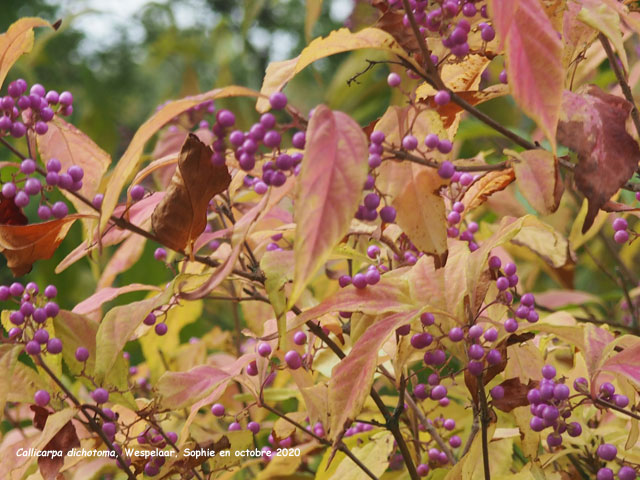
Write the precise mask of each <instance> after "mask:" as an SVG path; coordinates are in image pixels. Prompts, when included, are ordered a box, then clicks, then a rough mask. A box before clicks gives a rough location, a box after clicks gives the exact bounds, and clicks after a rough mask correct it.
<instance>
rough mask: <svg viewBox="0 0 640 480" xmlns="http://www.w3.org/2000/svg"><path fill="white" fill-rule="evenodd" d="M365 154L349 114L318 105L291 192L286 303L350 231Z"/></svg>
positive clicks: (362, 139)
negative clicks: (291, 271)
mask: <svg viewBox="0 0 640 480" xmlns="http://www.w3.org/2000/svg"><path fill="white" fill-rule="evenodd" d="M367 155H368V150H367V138H366V137H365V135H364V133H363V132H362V129H361V128H360V126H359V125H358V124H357V123H356V122H355V121H354V120H353V119H352V118H351V117H349V116H348V115H346V114H344V113H342V112H333V111H331V110H330V109H329V108H327V107H326V106H324V105H320V106H318V107H316V109H315V111H314V114H313V116H312V117H311V121H310V122H309V127H308V129H307V144H306V147H305V152H304V160H303V161H302V164H301V167H302V168H301V170H300V174H299V175H298V184H297V191H296V194H295V206H294V218H295V221H296V223H297V226H298V228H297V229H296V237H295V275H294V279H293V287H292V289H291V297H290V298H289V305H293V303H295V301H296V300H297V299H298V297H299V296H300V294H301V293H302V291H303V290H304V288H305V286H306V285H307V283H309V280H310V279H311V277H312V276H313V275H314V274H315V273H316V272H317V271H318V269H319V268H320V267H321V266H322V264H323V263H324V262H325V261H326V260H327V259H328V258H329V255H330V254H331V251H332V250H333V247H334V246H335V245H336V244H337V243H338V242H339V241H340V240H341V239H342V238H343V237H344V236H345V235H346V234H347V233H348V231H349V225H350V224H351V219H352V218H353V216H354V214H355V212H356V210H357V208H358V203H359V201H360V196H361V192H362V185H364V182H365V180H366V179H367Z"/></svg>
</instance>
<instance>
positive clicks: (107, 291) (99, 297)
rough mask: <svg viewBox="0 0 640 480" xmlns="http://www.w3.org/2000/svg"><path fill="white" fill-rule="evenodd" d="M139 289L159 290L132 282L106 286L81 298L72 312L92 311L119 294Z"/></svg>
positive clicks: (80, 313)
mask: <svg viewBox="0 0 640 480" xmlns="http://www.w3.org/2000/svg"><path fill="white" fill-rule="evenodd" d="M140 290H155V291H158V292H159V291H160V289H159V288H158V287H155V286H153V285H143V284H141V283H132V284H131V285H126V286H124V287H118V288H114V287H107V288H103V289H101V290H98V291H97V292H96V293H94V294H93V295H91V296H90V297H89V298H87V299H85V300H83V301H82V302H80V303H79V304H77V305H76V306H75V307H74V308H73V310H72V312H73V313H77V314H79V315H84V314H87V313H91V312H94V311H96V310H98V309H99V308H100V307H101V306H102V305H103V304H104V303H106V302H109V301H111V300H113V299H114V298H116V297H119V296H120V295H124V294H125V293H129V292H139V291H140Z"/></svg>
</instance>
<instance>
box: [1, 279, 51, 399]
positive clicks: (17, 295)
mask: <svg viewBox="0 0 640 480" xmlns="http://www.w3.org/2000/svg"><path fill="white" fill-rule="evenodd" d="M57 294H58V290H57V289H56V287H55V286H53V285H48V286H47V287H46V288H45V289H44V292H42V293H40V289H39V287H38V285H37V284H36V283H34V282H29V283H27V285H26V286H23V285H22V284H21V283H19V282H14V283H12V284H11V285H8V286H7V285H0V301H3V302H6V301H9V302H12V303H14V304H15V305H16V306H17V307H18V308H17V310H13V311H11V312H10V313H9V321H10V322H11V323H12V324H13V325H14V326H13V327H11V328H10V329H9V332H8V334H9V339H10V340H12V341H14V342H16V343H20V344H24V349H25V352H26V353H27V354H28V355H32V356H35V355H40V354H42V353H47V354H51V355H57V354H59V353H61V352H62V341H61V340H60V339H59V338H56V337H50V335H49V332H48V331H47V329H46V324H47V321H48V320H49V319H52V318H54V317H55V316H56V315H58V312H59V311H60V307H58V304H57V303H56V302H55V301H54V300H53V299H54V298H55V297H56V295H57ZM50 400H51V396H50V394H49V392H47V391H46V390H38V391H37V392H36V393H35V396H34V402H35V403H36V404H37V405H40V406H41V407H44V406H46V405H47V404H48V403H49V401H50Z"/></svg>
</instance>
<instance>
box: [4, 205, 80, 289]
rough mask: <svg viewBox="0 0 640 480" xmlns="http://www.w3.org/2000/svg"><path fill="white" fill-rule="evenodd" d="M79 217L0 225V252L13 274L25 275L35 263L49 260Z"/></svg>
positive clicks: (69, 216) (70, 216) (71, 216)
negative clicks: (28, 223) (26, 223)
mask: <svg viewBox="0 0 640 480" xmlns="http://www.w3.org/2000/svg"><path fill="white" fill-rule="evenodd" d="M82 216H83V215H68V216H66V217H64V218H61V219H59V220H52V221H50V222H43V223H36V224H32V225H0V252H2V254H3V255H4V256H5V257H6V258H7V266H8V267H9V268H10V269H11V271H12V272H13V275H14V276H16V277H19V276H21V275H24V274H25V273H28V272H29V271H31V266H32V265H33V264H34V263H35V262H36V261H37V260H43V259H47V258H51V256H52V255H53V252H55V251H56V249H57V248H58V245H60V242H62V240H63V239H64V237H65V236H66V235H67V232H68V231H69V228H71V225H73V222H75V221H76V220H77V219H78V218H80V217H82Z"/></svg>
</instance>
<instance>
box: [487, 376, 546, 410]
mask: <svg viewBox="0 0 640 480" xmlns="http://www.w3.org/2000/svg"><path fill="white" fill-rule="evenodd" d="M538 384H539V382H538V381H537V380H531V379H530V380H529V383H528V384H527V385H525V384H524V383H522V382H521V381H520V379H519V378H510V379H508V380H505V381H504V382H502V383H501V384H500V386H502V388H504V397H503V398H493V399H492V403H493V406H494V407H496V408H497V409H498V410H502V411H503V412H510V411H511V410H513V409H514V408H516V407H525V406H527V405H529V400H527V393H528V392H529V390H531V389H533V388H536V387H537V386H538Z"/></svg>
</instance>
